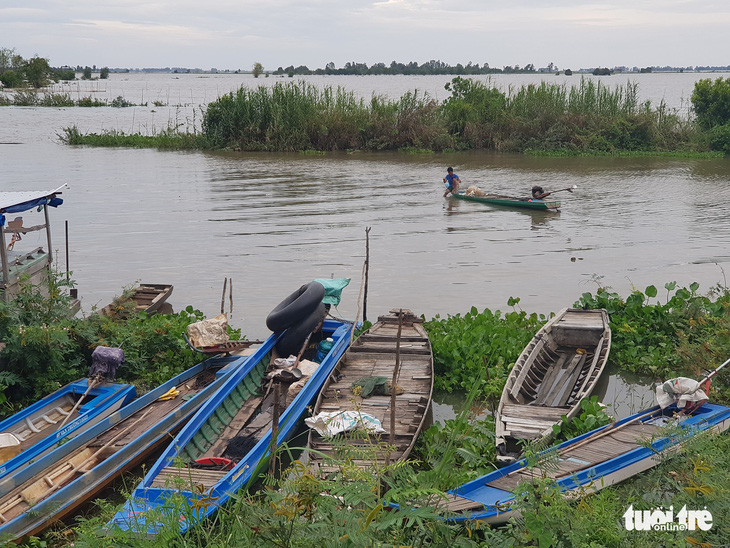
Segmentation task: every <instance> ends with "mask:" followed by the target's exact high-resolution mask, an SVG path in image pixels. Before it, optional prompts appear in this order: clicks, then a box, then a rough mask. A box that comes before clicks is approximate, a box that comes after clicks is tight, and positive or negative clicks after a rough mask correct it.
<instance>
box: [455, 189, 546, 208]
mask: <svg viewBox="0 0 730 548" xmlns="http://www.w3.org/2000/svg"><path fill="white" fill-rule="evenodd" d="M451 196H453V197H454V198H456V199H457V200H466V201H468V202H479V203H482V204H489V205H497V206H506V207H517V208H520V209H534V210H538V211H558V210H560V202H559V201H558V200H533V199H532V198H517V197H514V196H502V195H500V194H483V195H480V196H471V195H469V194H466V193H457V194H451Z"/></svg>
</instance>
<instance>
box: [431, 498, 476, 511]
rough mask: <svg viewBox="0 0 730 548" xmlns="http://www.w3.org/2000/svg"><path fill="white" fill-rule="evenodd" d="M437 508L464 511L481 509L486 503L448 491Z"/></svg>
mask: <svg viewBox="0 0 730 548" xmlns="http://www.w3.org/2000/svg"><path fill="white" fill-rule="evenodd" d="M436 507H437V508H442V509H445V510H447V511H449V512H464V511H466V510H481V509H482V508H484V505H483V504H482V503H480V502H475V501H473V500H469V499H465V498H464V497H460V496H458V495H452V494H451V493H446V499H445V500H441V501H439V503H438V505H437V506H436Z"/></svg>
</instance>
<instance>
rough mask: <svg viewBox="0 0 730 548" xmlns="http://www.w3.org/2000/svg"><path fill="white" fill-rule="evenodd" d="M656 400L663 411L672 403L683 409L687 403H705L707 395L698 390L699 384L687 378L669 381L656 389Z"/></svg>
mask: <svg viewBox="0 0 730 548" xmlns="http://www.w3.org/2000/svg"><path fill="white" fill-rule="evenodd" d="M656 400H657V403H658V404H659V406H660V407H661V408H662V409H664V408H666V407H669V406H670V405H672V404H673V403H676V404H677V407H679V408H680V409H684V407H685V406H686V405H687V403H689V402H698V401H702V400H705V401H707V394H705V391H704V390H702V389H700V383H699V382H697V381H696V380H694V379H690V378H687V377H677V378H676V379H669V380H668V381H664V382H663V383H662V384H660V385H659V386H657V387H656Z"/></svg>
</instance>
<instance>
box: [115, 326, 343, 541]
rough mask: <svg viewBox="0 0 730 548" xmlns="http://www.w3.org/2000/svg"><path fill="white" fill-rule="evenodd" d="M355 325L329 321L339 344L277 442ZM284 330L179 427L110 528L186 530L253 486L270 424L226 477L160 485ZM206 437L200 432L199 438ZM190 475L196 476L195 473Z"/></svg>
mask: <svg viewBox="0 0 730 548" xmlns="http://www.w3.org/2000/svg"><path fill="white" fill-rule="evenodd" d="M352 329H353V325H352V324H350V323H342V322H338V321H333V320H326V321H325V322H324V326H323V332H325V334H328V336H330V337H332V338H333V339H334V344H333V346H332V349H331V350H330V351H329V353H328V354H327V355H326V356H325V358H324V359H323V360H322V362H321V364H320V366H319V368H318V369H317V370H316V372H315V373H314V374H313V375H312V376H311V377H310V379H309V380H308V381H307V383H306V384H305V386H304V387H303V388H302V390H301V391H300V392H299V393H298V394H297V396H296V397H295V398H294V399H293V401H292V402H291V403H290V404H289V405H288V406H287V407H286V409H285V410H284V411H283V412H282V414H281V415H280V417H279V422H278V432H277V441H278V442H279V443H281V442H283V441H285V440H287V439H288V438H289V437H290V436H291V435H292V434H293V433H294V430H295V428H296V426H297V424H298V422H299V420H300V419H301V418H302V417H303V415H304V413H305V411H306V407H307V405H309V404H310V402H312V401H313V399H314V398H315V397H316V396H317V394H318V393H319V391H320V390H321V388H322V386H323V385H324V382H325V381H326V379H327V377H328V376H329V374H330V373H331V372H332V370H333V369H334V367H335V365H336V364H337V362H338V361H339V359H340V358H341V357H342V355H343V354H344V353H345V350H347V347H348V346H349V344H350V336H351V332H352ZM281 335H282V333H277V334H274V335H272V336H271V337H269V339H267V340H266V341H265V342H264V344H263V345H262V346H261V347H260V348H258V349H257V351H256V353H255V354H253V355H252V356H251V358H250V359H249V360H248V362H247V363H246V365H245V366H244V367H242V368H239V369H238V370H237V371H236V372H235V373H234V374H232V375H230V376H229V377H228V378H227V379H226V382H225V384H224V385H223V386H222V387H221V388H220V390H218V392H216V394H215V395H214V396H213V397H212V398H211V399H210V400H209V401H208V402H207V403H206V404H205V405H204V406H203V407H202V408H201V409H200V411H198V413H197V414H196V415H195V417H193V419H192V420H191V421H190V422H189V423H188V424H187V425H186V426H185V427H184V428H183V429H182V430H181V431H180V433H179V434H178V435H177V437H176V438H175V440H174V441H173V442H172V444H171V445H170V446H169V447H168V448H167V449H166V450H165V452H164V453H163V454H162V456H161V457H160V459H159V460H158V461H157V462H156V463H155V464H154V466H153V467H152V468H151V469H150V471H149V473H148V474H147V476H145V478H144V480H142V482H141V483H140V485H139V486H138V487H137V488H136V489H135V490H134V492H133V493H132V496H131V498H130V500H128V501H127V502H126V503H125V505H124V506H123V507H122V509H121V510H120V511H119V512H117V514H116V515H115V516H114V518H113V519H112V520H111V521H110V523H109V524H108V527H110V528H114V527H116V528H119V529H122V530H126V531H131V532H132V533H134V534H137V535H142V536H154V535H156V534H157V533H158V532H159V530H160V528H161V527H162V522H167V523H170V522H174V523H178V524H179V530H180V532H185V531H186V530H187V529H189V528H190V527H192V526H194V525H195V524H196V523H199V522H200V521H202V520H204V519H206V518H207V517H208V516H210V515H211V514H213V513H214V512H215V511H216V509H217V508H218V507H219V506H220V505H222V504H224V503H225V502H226V501H227V500H228V499H229V498H230V497H231V495H233V494H235V493H236V492H237V491H239V490H241V489H243V488H246V487H248V486H249V485H250V484H251V483H252V482H254V481H255V480H256V479H257V478H258V476H259V472H260V471H261V469H262V468H263V467H264V465H265V464H266V463H267V462H268V459H269V456H270V448H271V442H272V438H273V433H272V429H271V428H270V427H268V428H267V429H266V430H264V432H265V433H263V434H261V435H259V436H258V437H257V439H256V443H255V446H254V447H253V448H251V449H250V450H249V451H248V452H247V453H246V455H245V456H244V457H242V458H241V459H240V460H239V461H238V462H237V463H236V464H235V466H234V467H233V468H232V469H231V470H229V471H227V472H225V473H221V476H220V477H219V478H216V479H215V482H214V483H213V484H212V485H210V486H208V485H205V486H204V487H205V488H204V489H201V488H200V487H203V485H200V487H198V485H199V484H198V483H197V482H195V481H193V480H191V481H188V482H187V484H188V485H189V488H182V487H180V488H178V487H177V486H176V485H175V482H170V483H171V485H165V486H164V487H160V486H158V485H159V481H158V480H157V478H158V476H161V475H162V474H163V472H164V470H166V469H167V470H170V468H171V467H174V464H175V461H176V459H180V458H181V455H183V454H186V455H187V453H185V452H186V451H189V450H190V446H193V445H200V444H201V443H203V442H202V441H196V440H198V437H200V436H201V435H202V434H204V433H205V429H206V428H208V426H209V423H210V421H211V420H213V419H215V417H216V416H217V415H219V414H220V413H221V409H219V408H220V407H222V406H224V405H228V404H227V402H228V401H229V398H231V397H232V396H233V395H235V394H236V391H237V390H240V388H241V387H242V386H245V385H253V384H255V383H254V379H253V377H254V376H255V375H257V371H259V369H260V367H261V364H262V363H265V364H268V362H269V359H270V357H271V355H272V351H273V348H274V346H275V345H276V343H277V341H278V340H279V338H280V337H281ZM264 369H265V367H264ZM252 391H255V390H252ZM202 439H203V438H202V437H200V440H202ZM186 458H188V459H189V458H190V457H189V456H187V457H186ZM186 458H183V460H186ZM178 470H181V475H182V477H183V478H185V476H186V475H187V474H188V472H189V471H190V470H191V469H188V468H182V469H179V468H178ZM190 476H191V478H192V472H190ZM192 484H195V487H196V488H197V489H196V491H198V492H193V485H192ZM173 497H176V502H175V504H178V505H179V504H182V505H183V507H184V506H185V505H187V506H188V510H189V511H183V514H174V512H176V510H175V509H174V508H175V505H174V504H170V503H169V501H170V499H171V498H173Z"/></svg>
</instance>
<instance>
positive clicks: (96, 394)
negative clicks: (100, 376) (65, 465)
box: [0, 379, 137, 520]
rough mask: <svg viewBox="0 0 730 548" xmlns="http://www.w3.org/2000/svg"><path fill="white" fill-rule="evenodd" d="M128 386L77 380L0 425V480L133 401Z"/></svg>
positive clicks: (130, 389) (134, 393)
mask: <svg viewBox="0 0 730 548" xmlns="http://www.w3.org/2000/svg"><path fill="white" fill-rule="evenodd" d="M136 395H137V392H136V390H135V388H134V386H132V385H131V384H120V383H113V382H106V383H101V384H100V383H96V382H93V383H92V385H91V388H89V379H80V380H78V381H74V382H72V383H69V384H67V385H66V386H63V387H61V388H59V389H58V390H56V391H55V392H54V393H53V394H50V395H48V396H46V397H45V398H43V399H42V400H40V401H37V402H36V403H34V404H33V405H30V406H28V407H26V408H25V409H23V410H22V411H19V412H18V413H16V414H15V415H13V416H11V417H8V418H7V419H5V420H3V421H2V422H0V434H2V438H3V440H4V441H2V442H0V479H2V478H3V477H6V476H8V475H10V474H12V473H13V472H15V471H17V470H18V469H20V468H22V467H24V466H26V465H27V464H28V462H30V461H31V460H33V459H37V458H38V457H39V456H41V455H43V454H45V453H47V452H48V451H50V450H51V449H53V448H54V447H55V446H56V445H57V444H59V443H62V442H67V440H69V439H71V438H74V437H76V436H79V435H80V434H81V433H82V432H84V431H86V430H88V429H89V428H90V427H92V426H93V425H95V424H97V423H98V422H99V421H101V420H102V419H104V418H105V417H108V416H109V415H111V414H112V413H114V412H115V411H118V410H119V409H120V408H122V407H124V406H125V405H127V404H128V403H129V402H131V401H132V400H134V398H135V397H136ZM0 520H1V518H0Z"/></svg>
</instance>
